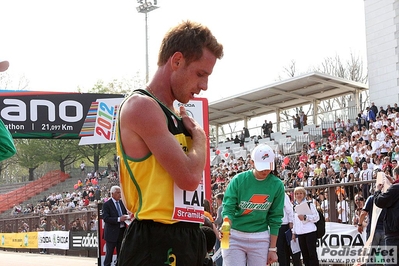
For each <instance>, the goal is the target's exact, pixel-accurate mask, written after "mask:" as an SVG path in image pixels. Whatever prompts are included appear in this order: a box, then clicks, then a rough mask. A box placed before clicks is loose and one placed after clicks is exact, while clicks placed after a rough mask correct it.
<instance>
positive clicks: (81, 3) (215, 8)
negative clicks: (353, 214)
mask: <svg viewBox="0 0 399 266" xmlns="http://www.w3.org/2000/svg"><path fill="white" fill-rule="evenodd" d="M138 5H139V4H138V3H137V1H136V0H112V1H111V0H68V1H65V0H56V1H54V0H35V1H32V0H0V23H1V24H0V25H1V27H0V28H1V35H0V59H3V60H8V61H10V68H9V70H8V71H7V75H9V76H10V77H11V79H12V85H13V87H16V86H17V85H18V80H19V79H20V77H22V76H23V77H25V78H26V79H27V80H28V81H29V86H28V89H29V90H34V91H67V92H75V91H77V90H78V87H79V88H81V89H82V91H87V90H89V89H90V88H92V87H93V85H94V84H96V83H97V81H99V80H102V81H104V82H110V81H112V80H114V79H117V80H123V79H131V78H132V77H133V76H135V75H136V74H137V73H139V75H141V76H142V78H143V79H144V78H145V72H146V61H145V44H146V40H145V15H144V14H141V13H138V12H137V10H136V7H137V6H138ZM158 6H159V8H158V9H156V10H154V11H152V12H150V13H148V35H149V38H148V46H149V67H150V73H149V76H150V78H151V76H152V74H153V73H154V72H155V70H156V62H157V56H158V49H159V46H160V43H161V40H162V38H163V36H164V34H165V33H166V31H167V30H168V29H169V28H170V27H173V26H175V25H177V24H178V23H179V22H181V21H183V20H186V19H190V20H193V21H197V22H200V23H202V24H204V25H206V26H208V27H209V28H210V29H211V31H212V33H213V34H214V35H215V36H216V38H217V39H218V41H219V42H220V43H222V44H223V46H224V54H225V55H224V57H223V58H222V59H221V60H218V62H217V63H216V65H215V68H214V71H213V74H212V75H211V76H210V78H209V83H208V90H207V91H206V92H204V93H203V94H201V96H202V97H206V98H208V99H209V101H210V102H211V103H212V102H214V101H217V100H221V99H223V98H225V97H229V96H233V95H235V94H239V93H244V92H246V91H249V90H253V89H256V88H259V87H262V86H266V85H269V84H272V83H274V82H277V81H279V80H280V78H281V77H282V78H283V79H285V78H287V76H286V75H285V74H284V67H288V66H289V65H290V62H292V61H295V62H296V69H297V71H298V73H302V74H303V73H306V72H308V71H309V69H311V68H313V67H315V66H318V65H320V64H321V62H322V61H323V60H324V59H325V58H327V57H335V56H336V55H338V56H339V57H340V58H341V59H344V60H347V59H349V58H350V55H351V54H354V55H355V56H358V57H360V58H361V59H363V61H364V64H366V62H367V58H366V40H365V22H364V1H363V0H301V1H298V0H284V1H268V0H252V1H232V0H230V1H225V0H158Z"/></svg>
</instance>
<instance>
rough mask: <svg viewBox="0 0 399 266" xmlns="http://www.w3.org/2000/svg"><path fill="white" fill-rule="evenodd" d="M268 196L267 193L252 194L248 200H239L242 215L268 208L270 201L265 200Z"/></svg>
mask: <svg viewBox="0 0 399 266" xmlns="http://www.w3.org/2000/svg"><path fill="white" fill-rule="evenodd" d="M268 198H269V195H253V196H252V197H251V198H250V199H249V201H241V202H240V204H239V207H240V208H241V209H243V210H244V212H243V213H242V215H246V214H250V213H251V212H252V211H254V210H261V211H266V210H268V209H269V208H270V205H271V202H268V201H267V199H268Z"/></svg>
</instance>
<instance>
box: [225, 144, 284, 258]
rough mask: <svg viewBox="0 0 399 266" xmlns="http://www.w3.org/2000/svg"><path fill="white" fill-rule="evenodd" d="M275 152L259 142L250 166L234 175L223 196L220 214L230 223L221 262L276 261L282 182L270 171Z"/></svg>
mask: <svg viewBox="0 0 399 266" xmlns="http://www.w3.org/2000/svg"><path fill="white" fill-rule="evenodd" d="M274 159H275V154H274V152H273V150H272V149H271V148H270V147H269V146H268V145H264V144H263V145H259V146H256V147H255V148H254V150H253V151H252V154H251V164H252V165H253V169H251V170H248V171H246V172H242V173H240V174H238V175H236V176H235V177H234V178H233V179H232V180H231V182H230V183H229V185H228V187H227V190H226V192H225V195H224V199H223V213H222V215H223V217H228V219H229V221H230V224H231V231H230V247H229V248H228V249H222V256H223V262H224V264H223V265H226V266H230V265H234V266H245V265H248V266H258V265H266V264H272V263H274V262H277V253H276V252H277V248H276V243H277V236H278V232H279V228H280V226H281V222H282V218H283V215H284V214H283V208H284V197H285V195H284V185H283V183H282V181H281V180H280V178H278V177H277V176H275V175H274V174H272V171H273V170H274V169H275V162H274Z"/></svg>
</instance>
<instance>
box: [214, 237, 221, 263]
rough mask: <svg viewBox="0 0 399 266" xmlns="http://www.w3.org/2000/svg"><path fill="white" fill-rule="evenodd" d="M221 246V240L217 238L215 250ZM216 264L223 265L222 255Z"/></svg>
mask: <svg viewBox="0 0 399 266" xmlns="http://www.w3.org/2000/svg"><path fill="white" fill-rule="evenodd" d="M219 248H220V240H219V239H218V238H216V243H215V252H216V251H218V250H219ZM215 264H216V266H222V265H223V257H222V256H220V257H219V258H218V259H217V260H216V261H215Z"/></svg>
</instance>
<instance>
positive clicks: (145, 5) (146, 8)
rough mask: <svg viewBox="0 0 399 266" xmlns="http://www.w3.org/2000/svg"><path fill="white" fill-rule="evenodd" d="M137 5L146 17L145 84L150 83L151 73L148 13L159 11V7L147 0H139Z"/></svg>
mask: <svg viewBox="0 0 399 266" xmlns="http://www.w3.org/2000/svg"><path fill="white" fill-rule="evenodd" d="M137 3H139V4H140V5H139V6H138V7H137V8H136V9H137V12H139V13H144V15H145V82H146V83H148V80H149V72H150V65H149V62H148V13H149V12H151V11H153V10H155V9H157V8H158V6H156V4H157V1H156V0H154V3H152V2H150V1H147V0H144V1H143V0H137Z"/></svg>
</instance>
